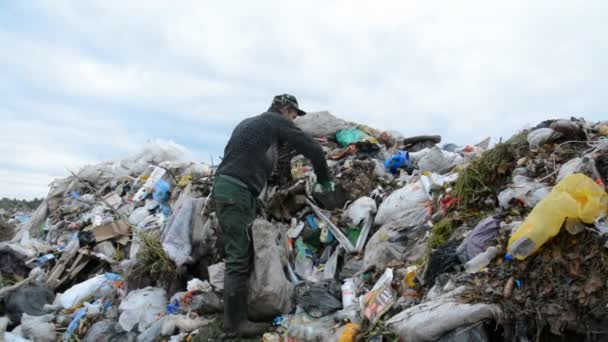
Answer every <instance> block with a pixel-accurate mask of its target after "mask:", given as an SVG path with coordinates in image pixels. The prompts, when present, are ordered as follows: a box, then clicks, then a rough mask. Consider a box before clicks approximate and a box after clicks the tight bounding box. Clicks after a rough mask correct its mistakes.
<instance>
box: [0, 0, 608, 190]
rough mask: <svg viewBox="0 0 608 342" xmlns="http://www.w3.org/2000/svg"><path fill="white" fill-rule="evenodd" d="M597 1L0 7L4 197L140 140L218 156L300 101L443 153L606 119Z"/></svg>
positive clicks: (132, 147) (606, 45)
mask: <svg viewBox="0 0 608 342" xmlns="http://www.w3.org/2000/svg"><path fill="white" fill-rule="evenodd" d="M607 7H608V2H606V1H595V0H589V1H563V2H556V1H542V0H541V1H533V2H532V1H518V0H515V1H503V2H493V1H458V2H445V1H375V2H371V1H366V2H363V1H361V2H358V1H329V0H325V1H298V2H296V1H280V2H279V1H265V0H258V1H200V0H192V1H151V0H130V1H113V0H99V1H97V0H89V1H84V0H74V1H67V0H38V1H2V2H0V45H1V46H3V48H2V53H0V120H1V125H0V130H1V133H0V197H17V198H33V197H43V196H45V195H46V193H47V191H48V185H49V183H50V182H51V181H52V180H53V179H54V178H57V177H64V176H67V175H68V171H67V168H70V169H78V168H79V167H81V166H83V165H85V164H91V163H97V162H101V161H107V160H118V159H121V158H123V157H125V156H128V155H129V154H132V153H134V152H135V151H137V150H138V148H139V147H141V146H142V145H143V144H144V143H145V141H147V140H148V139H167V140H172V141H174V142H176V143H178V144H181V145H183V146H185V147H187V148H188V149H189V150H190V151H191V152H192V158H193V159H194V160H197V161H210V158H211V156H213V157H214V158H215V159H216V160H217V158H218V157H219V156H221V154H222V151H223V148H224V145H225V143H226V142H227V139H228V137H229V135H230V133H231V130H232V128H233V127H234V126H235V125H236V124H237V123H238V122H239V121H240V120H242V119H243V118H246V117H249V116H253V115H256V114H259V113H261V112H263V111H264V110H265V109H266V108H268V106H269V104H270V101H271V99H272V97H273V96H274V95H277V94H281V93H291V94H294V95H295V96H296V97H297V98H298V100H299V102H300V105H301V107H302V108H303V109H305V110H307V111H317V110H329V111H330V112H332V113H333V114H334V115H336V116H339V117H341V118H343V119H345V120H348V121H354V122H358V123H362V124H367V125H369V126H372V127H375V128H378V129H382V130H397V131H399V132H401V133H402V134H403V135H405V136H408V135H420V134H440V135H441V136H442V137H443V139H444V142H455V143H458V144H472V143H476V142H478V141H480V140H482V139H484V138H486V137H488V136H491V137H493V138H494V139H499V138H501V137H502V138H508V137H510V136H511V135H513V134H514V133H515V132H517V131H518V130H521V129H522V128H525V127H531V126H534V125H536V124H537V123H539V122H540V121H542V120H545V119H549V118H557V117H564V118H569V117H570V116H576V117H585V118H586V119H587V120H590V121H598V120H601V119H606V118H607V117H606V115H604V110H605V108H607V106H606V101H608V100H607V99H608V97H607V96H606V94H607V93H608V85H607V84H608V82H607V81H606V80H607V79H608V40H606V36H608V21H606V20H605V13H607V9H608V8H607Z"/></svg>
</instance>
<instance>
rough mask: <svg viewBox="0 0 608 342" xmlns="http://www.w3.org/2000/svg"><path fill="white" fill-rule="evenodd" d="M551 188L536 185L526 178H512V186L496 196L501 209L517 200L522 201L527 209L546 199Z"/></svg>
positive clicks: (544, 185) (540, 184)
mask: <svg viewBox="0 0 608 342" xmlns="http://www.w3.org/2000/svg"><path fill="white" fill-rule="evenodd" d="M551 189H552V188H551V187H550V186H548V185H546V184H542V183H537V182H535V181H534V180H533V179H531V178H529V177H526V176H514V177H513V184H511V185H510V186H509V187H508V188H506V189H505V190H503V191H501V192H500V193H499V194H498V203H499V204H500V206H501V207H502V208H505V209H506V208H508V207H509V206H510V203H511V200H513V199H519V200H523V201H524V205H525V206H526V207H528V208H534V206H536V204H538V202H540V201H541V200H542V199H543V198H545V197H547V195H549V193H550V192H551Z"/></svg>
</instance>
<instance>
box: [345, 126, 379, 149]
mask: <svg viewBox="0 0 608 342" xmlns="http://www.w3.org/2000/svg"><path fill="white" fill-rule="evenodd" d="M369 138H371V137H370V136H369V135H367V134H366V133H365V132H363V131H362V130H360V129H357V128H349V129H343V130H341V131H339V132H338V133H336V140H337V141H338V144H340V146H342V147H346V146H348V145H352V144H356V143H358V142H359V141H363V140H365V139H369Z"/></svg>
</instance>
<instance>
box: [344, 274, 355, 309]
mask: <svg viewBox="0 0 608 342" xmlns="http://www.w3.org/2000/svg"><path fill="white" fill-rule="evenodd" d="M356 290H357V288H356V287H355V283H354V282H353V280H352V278H347V279H344V284H342V307H343V308H345V309H346V308H347V307H349V306H351V305H353V304H354V302H355V292H356Z"/></svg>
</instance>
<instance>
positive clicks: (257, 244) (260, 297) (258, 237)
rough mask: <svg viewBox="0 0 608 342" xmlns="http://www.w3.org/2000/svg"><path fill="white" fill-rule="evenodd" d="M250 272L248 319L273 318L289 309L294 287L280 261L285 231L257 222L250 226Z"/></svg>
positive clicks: (285, 258) (284, 243)
mask: <svg viewBox="0 0 608 342" xmlns="http://www.w3.org/2000/svg"><path fill="white" fill-rule="evenodd" d="M251 230H252V239H253V250H254V255H255V260H254V269H253V272H252V274H251V277H250V279H249V299H248V302H249V314H250V318H251V319H266V318H273V317H275V316H277V315H279V314H282V313H289V312H291V310H292V309H293V302H292V294H293V290H294V286H293V284H292V283H291V282H289V280H288V279H287V277H286V276H285V272H284V271H283V270H284V265H283V263H282V260H287V240H286V237H285V234H286V229H283V228H282V227H280V226H273V225H272V224H271V223H270V222H268V221H265V220H261V219H257V220H255V221H254V222H253V226H252V228H251Z"/></svg>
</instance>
